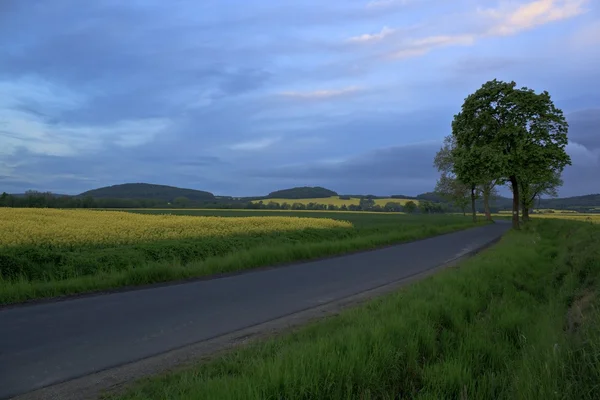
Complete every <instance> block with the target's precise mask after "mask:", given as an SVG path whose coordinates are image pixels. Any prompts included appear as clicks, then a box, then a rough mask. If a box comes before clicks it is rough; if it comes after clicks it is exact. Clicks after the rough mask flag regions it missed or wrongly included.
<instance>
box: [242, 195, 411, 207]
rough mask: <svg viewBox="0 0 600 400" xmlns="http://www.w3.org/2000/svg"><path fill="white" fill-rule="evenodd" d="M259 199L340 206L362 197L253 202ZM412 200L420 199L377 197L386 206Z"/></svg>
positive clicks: (356, 203) (357, 201) (278, 200)
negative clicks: (390, 203)
mask: <svg viewBox="0 0 600 400" xmlns="http://www.w3.org/2000/svg"><path fill="white" fill-rule="evenodd" d="M259 201H262V202H263V203H265V204H268V203H269V202H270V201H273V202H275V203H279V204H283V203H288V204H294V203H302V204H305V205H306V204H308V203H317V204H326V205H330V204H333V205H334V206H338V207H341V206H343V205H345V206H349V205H351V204H354V205H358V203H359V202H360V199H359V198H357V197H352V198H350V199H348V200H344V199H340V198H339V196H333V197H326V198H317V199H265V200H255V201H253V203H258V202H259ZM409 201H412V202H414V203H415V204H417V205H418V204H419V200H410V199H393V198H391V197H390V198H385V199H375V204H377V205H380V206H382V207H383V206H385V205H386V204H387V203H389V202H392V203H400V204H402V205H404V204H406V203H407V202H409Z"/></svg>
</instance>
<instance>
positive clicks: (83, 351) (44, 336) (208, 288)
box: [0, 221, 510, 399]
mask: <svg viewBox="0 0 600 400" xmlns="http://www.w3.org/2000/svg"><path fill="white" fill-rule="evenodd" d="M509 228H510V225H509V224H508V223H504V222H500V221H499V222H497V223H495V224H491V225H486V226H482V227H477V228H472V229H468V230H464V231H459V232H454V233H450V234H446V235H441V236H437V237H433V238H429V239H425V240H421V241H417V242H412V243H405V244H400V245H396V246H392V247H387V248H384V249H380V250H374V251H368V252H362V253H356V254H351V255H345V256H340V257H334V258H329V259H324V260H318V261H313V262H306V263H299V264H294V265H290V266H285V267H281V268H273V269H266V270H261V271H255V272H249V273H244V274H240V275H234V276H229V277H224V278H218V279H211V280H204V281H195V282H189V283H183V284H176V285H169V286H161V287H154V288H147V289H139V290H133V291H127V292H119V293H112V294H105V295H98V296H90V297H82V298H75V299H71V300H65V301H58V302H51V303H41V304H33V305H24V306H17V307H9V308H5V309H0V399H4V398H10V397H12V396H16V395H18V394H23V393H27V392H30V391H32V390H34V389H38V388H42V387H45V386H49V385H52V384H56V383H60V382H64V381H67V380H70V379H74V378H77V377H80V376H84V375H87V374H91V373H93V372H97V371H100V370H104V369H107V368H111V367H115V366H118V365H122V364H126V363H130V362H133V361H136V360H140V359H143V358H146V357H149V356H152V355H156V354H159V353H163V352H166V351H169V350H172V349H175V348H179V347H182V346H185V345H189V344H192V343H196V342H199V341H203V340H207V339H210V338H214V337H217V336H220V335H224V334H227V333H230V332H233V331H236V330H239V329H243V328H246V327H249V326H252V325H256V324H259V323H263V322H266V321H269V320H273V319H275V318H278V317H282V316H285V315H289V314H292V313H295V312H299V311H301V310H305V309H308V308H311V307H316V306H319V305H322V304H324V303H327V302H330V301H333V300H337V299H341V298H344V297H347V296H351V295H354V294H357V293H360V292H364V291H366V290H369V289H373V288H375V287H378V286H381V285H384V284H386V283H390V282H393V281H397V280H400V279H403V278H407V277H409V276H411V275H414V274H418V273H420V272H423V271H426V270H428V269H431V268H435V267H437V266H439V265H441V264H443V263H445V262H448V261H450V260H452V259H454V258H456V257H460V256H462V255H464V254H467V253H469V252H471V251H473V250H476V249H478V248H480V247H483V246H485V245H487V244H489V243H490V242H492V241H494V240H496V239H497V238H499V237H500V236H501V235H502V234H503V233H505V232H506V231H507V230H508V229H509Z"/></svg>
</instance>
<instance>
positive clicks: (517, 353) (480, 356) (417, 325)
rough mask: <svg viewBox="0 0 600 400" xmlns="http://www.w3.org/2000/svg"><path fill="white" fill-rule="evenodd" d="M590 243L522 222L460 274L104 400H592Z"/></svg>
mask: <svg viewBox="0 0 600 400" xmlns="http://www.w3.org/2000/svg"><path fill="white" fill-rule="evenodd" d="M599 242H600V229H598V227H597V226H593V225H590V224H584V223H578V222H572V221H552V220H545V221H534V222H532V224H531V225H529V226H528V227H527V229H525V230H523V231H521V232H511V233H510V234H509V235H507V236H506V237H505V238H504V239H503V240H502V241H501V243H500V244H499V245H497V246H496V247H495V248H493V249H490V250H487V251H486V252H484V253H482V254H480V255H478V256H475V257H474V258H472V259H470V260H468V261H466V262H464V263H462V264H461V267H460V268H456V269H447V270H445V271H443V272H441V273H440V274H437V275H435V276H433V277H431V278H428V279H425V280H423V281H421V282H418V283H416V284H413V285H411V286H409V287H407V288H405V289H403V290H400V291H398V292H396V293H393V294H391V295H388V296H386V297H384V298H380V299H376V300H373V301H370V302H368V303H366V304H364V305H362V306H360V307H357V308H353V309H349V310H345V311H343V312H342V313H341V314H340V315H338V316H335V317H331V318H328V319H326V320H324V321H321V322H317V323H313V324H311V325H309V326H305V327H303V328H300V329H298V330H296V331H294V332H292V333H290V334H287V335H284V336H279V337H274V338H271V339H269V340H265V341H261V342H260V343H255V344H252V345H250V346H246V347H243V348H240V349H237V350H235V351H232V352H229V353H227V354H225V355H223V356H220V357H218V358H216V359H213V360H210V361H206V362H203V363H198V364H196V365H193V366H190V367H186V368H184V369H182V370H179V371H174V372H171V373H168V374H165V375H162V376H158V377H154V378H151V379H147V380H144V381H141V382H139V383H138V384H137V385H136V386H134V387H133V388H131V389H130V390H128V391H127V392H126V393H123V394H119V395H116V396H114V399H115V400H116V399H120V400H142V399H144V400H145V399H232V400H234V399H240V400H241V399H244V400H252V399H284V398H285V399H498V400H513V399H527V400H530V399H543V400H547V399H556V400H560V399H582V400H586V399H589V400H592V399H598V398H600V386H598V382H599V380H600V356H599V354H600V312H599V310H600V308H599V307H598V305H600V304H599V303H600V302H599V301H598V299H599V295H600V293H599V292H598V287H597V283H598V282H599V279H600V270H599V269H598V268H593V266H594V265H598V264H599V263H600V246H599V245H598V244H599ZM584 299H592V300H591V304H588V306H587V307H580V305H582V304H585V302H584V301H583V300H584ZM578 310H581V311H582V315H583V318H582V319H580V321H579V322H580V323H581V324H579V325H578V324H573V323H570V322H571V321H570V317H569V315H571V314H573V313H572V311H576V312H578ZM575 314H576V313H575Z"/></svg>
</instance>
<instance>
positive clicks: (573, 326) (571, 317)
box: [567, 289, 596, 334]
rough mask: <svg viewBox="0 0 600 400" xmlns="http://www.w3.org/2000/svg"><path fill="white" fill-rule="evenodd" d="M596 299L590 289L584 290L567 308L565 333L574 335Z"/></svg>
mask: <svg viewBox="0 0 600 400" xmlns="http://www.w3.org/2000/svg"><path fill="white" fill-rule="evenodd" d="M595 298H596V293H595V292H594V291H592V290H591V289H586V290H585V291H584V292H583V294H582V295H581V296H579V297H578V298H577V299H576V300H575V301H574V302H573V303H572V304H571V307H569V310H568V311H567V331H568V332H569V333H571V334H574V333H576V332H577V331H578V330H579V327H581V325H582V324H583V323H584V322H585V318H586V314H587V311H588V310H589V309H590V308H591V307H592V303H593V302H594V299H595Z"/></svg>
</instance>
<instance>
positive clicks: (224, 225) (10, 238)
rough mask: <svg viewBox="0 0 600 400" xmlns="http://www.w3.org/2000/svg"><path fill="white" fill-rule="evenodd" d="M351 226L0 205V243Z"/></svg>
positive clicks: (296, 219)
mask: <svg viewBox="0 0 600 400" xmlns="http://www.w3.org/2000/svg"><path fill="white" fill-rule="evenodd" d="M307 228H311V229H332V228H352V224H351V223H350V222H347V221H339V220H333V219H329V218H300V217H281V216H274V217H264V216H260V217H256V216H250V217H234V218H225V217H215V216H206V217H204V216H202V217H197V216H185V215H170V214H163V215H144V214H134V213H128V212H121V211H91V210H56V209H49V208H46V209H42V208H0V246H18V245H28V244H31V245H59V246H60V245H73V244H132V243H139V242H151V241H156V240H164V239H179V238H194V237H207V236H213V237H214V236H221V237H222V236H231V235H240V234H247V235H257V234H263V233H270V232H278V231H279V232H281V231H294V230H302V229H307Z"/></svg>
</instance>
